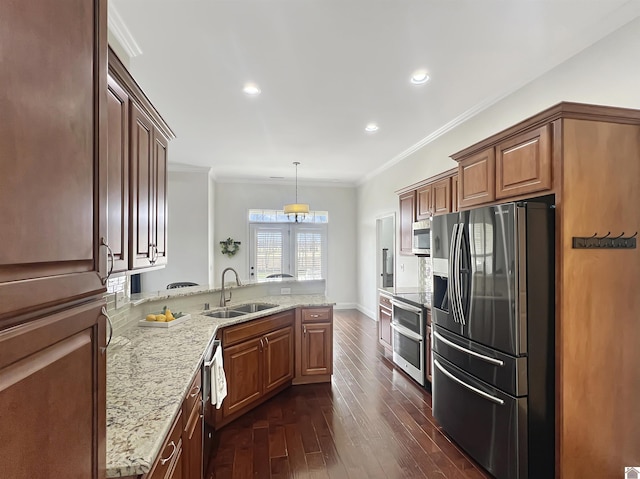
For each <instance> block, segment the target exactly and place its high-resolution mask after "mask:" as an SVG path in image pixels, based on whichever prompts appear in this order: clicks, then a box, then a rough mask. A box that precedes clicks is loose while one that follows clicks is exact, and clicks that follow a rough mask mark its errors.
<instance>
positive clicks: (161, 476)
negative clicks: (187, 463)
mask: <svg viewBox="0 0 640 479" xmlns="http://www.w3.org/2000/svg"><path fill="white" fill-rule="evenodd" d="M182 421H183V417H182V410H180V411H179V412H178V417H177V418H176V419H175V421H174V423H173V426H172V427H171V431H170V432H169V435H168V436H167V438H166V439H165V441H164V444H163V445H162V448H161V449H160V454H159V455H158V458H157V459H156V462H155V463H154V464H153V466H151V470H150V471H149V473H148V474H146V475H145V476H144V479H183V478H184V470H183V469H184V464H183V450H182Z"/></svg>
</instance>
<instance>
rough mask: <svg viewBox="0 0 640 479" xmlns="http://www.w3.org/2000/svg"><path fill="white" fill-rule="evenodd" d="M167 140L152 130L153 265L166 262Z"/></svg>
mask: <svg viewBox="0 0 640 479" xmlns="http://www.w3.org/2000/svg"><path fill="white" fill-rule="evenodd" d="M168 143H169V142H168V140H167V139H166V138H165V137H164V136H162V134H161V133H160V132H159V131H158V130H157V129H156V130H154V132H153V160H154V179H153V182H154V183H155V184H154V192H155V198H154V202H155V205H154V211H155V217H154V218H152V220H153V223H154V224H153V227H152V231H153V242H152V243H153V245H154V249H153V252H152V253H153V257H152V261H153V264H154V266H155V265H159V264H167V145H168Z"/></svg>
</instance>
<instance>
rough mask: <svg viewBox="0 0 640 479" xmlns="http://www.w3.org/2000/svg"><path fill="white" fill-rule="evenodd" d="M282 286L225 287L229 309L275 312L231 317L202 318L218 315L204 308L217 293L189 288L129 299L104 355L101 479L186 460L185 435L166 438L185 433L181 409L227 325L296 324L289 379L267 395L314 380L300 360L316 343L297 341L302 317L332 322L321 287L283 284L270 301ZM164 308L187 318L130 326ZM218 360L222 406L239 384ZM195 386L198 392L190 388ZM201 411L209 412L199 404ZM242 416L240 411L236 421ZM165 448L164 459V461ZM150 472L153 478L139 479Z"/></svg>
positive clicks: (213, 301)
mask: <svg viewBox="0 0 640 479" xmlns="http://www.w3.org/2000/svg"><path fill="white" fill-rule="evenodd" d="M282 284H284V282H280V281H278V282H269V283H261V284H249V285H247V286H243V287H235V286H234V287H233V288H231V291H232V294H233V296H234V300H233V301H232V302H231V303H230V304H229V306H228V307H227V308H229V309H230V308H233V307H238V305H241V304H245V303H248V302H249V301H251V302H260V303H267V304H271V305H274V307H271V308H269V309H266V310H264V311H259V312H255V313H247V314H244V315H241V316H237V317H233V318H213V317H210V316H207V315H206V314H209V313H211V312H212V311H213V312H215V311H220V310H221V308H213V309H209V308H207V309H206V310H204V306H205V303H207V304H214V305H215V304H217V299H218V298H219V295H220V289H219V288H208V287H193V288H184V289H180V290H173V291H162V292H158V293H155V294H145V295H139V296H136V295H134V296H133V297H132V299H131V305H132V307H131V309H130V310H129V312H128V315H127V316H128V319H127V324H125V325H124V326H119V327H118V328H117V329H116V334H115V335H114V337H113V339H112V341H111V344H110V346H109V349H108V356H107V474H106V476H107V477H138V476H144V477H153V478H155V477H156V475H155V474H154V471H155V469H157V468H158V467H156V465H157V464H159V463H161V462H162V460H165V463H167V464H166V467H167V468H170V467H173V468H174V469H177V468H178V467H179V466H180V465H179V464H177V463H178V462H179V461H180V460H184V461H187V460H188V459H187V454H184V455H182V456H181V455H180V452H181V451H180V449H181V447H182V445H183V444H184V443H185V438H184V436H183V438H182V443H181V442H180V441H174V442H173V443H171V442H169V440H168V439H169V438H168V436H169V435H171V436H172V437H173V434H169V433H171V432H172V431H173V430H174V429H178V428H177V427H176V424H178V423H179V424H183V423H184V424H185V427H186V423H187V420H188V417H185V416H186V415H187V412H186V411H184V410H183V409H184V407H182V405H183V400H185V397H187V400H188V397H190V396H194V397H195V396H196V395H198V394H199V393H200V392H202V393H204V391H201V390H200V386H199V384H200V383H199V377H200V368H201V365H202V360H203V355H204V352H205V350H206V349H207V345H208V344H209V343H210V341H211V340H212V339H213V338H214V337H216V336H218V337H219V338H220V337H222V336H223V335H222V334H220V333H221V332H223V331H231V328H230V327H231V326H235V325H242V326H245V325H250V324H253V323H251V322H254V321H255V323H258V322H261V323H262V324H265V323H264V322H265V321H266V320H268V318H270V317H274V318H281V317H283V316H285V315H286V316H287V317H291V318H294V317H295V320H293V321H292V324H290V325H289V326H288V328H290V329H289V330H290V331H291V332H292V333H293V334H292V336H291V341H292V342H291V348H292V350H293V351H294V353H293V356H294V357H293V358H291V359H290V361H291V362H290V364H291V377H285V378H283V381H282V384H281V386H280V387H279V389H277V390H274V391H273V392H274V394H275V393H277V392H279V391H280V390H281V389H282V388H284V387H288V386H289V385H291V384H292V383H295V384H299V383H304V382H306V381H307V380H308V381H310V382H315V379H314V378H313V376H310V377H309V378H306V379H305V378H304V372H303V371H302V370H301V367H300V366H301V363H302V361H301V360H302V359H303V358H302V355H303V354H308V355H311V356H314V355H316V354H317V352H318V349H317V348H318V343H317V342H316V343H309V342H305V341H304V340H303V336H307V334H306V332H307V329H306V328H307V326H305V325H303V322H304V317H305V311H307V312H308V311H312V312H314V311H323V312H327V317H328V318H329V320H330V318H331V311H332V307H333V304H332V303H331V302H330V301H329V300H328V299H327V298H326V297H325V295H324V281H323V280H320V281H286V286H287V288H290V289H291V292H292V294H284V295H282V294H275V293H276V292H277V293H279V292H280V286H281V285H282ZM165 305H167V306H168V307H170V308H171V309H172V310H174V311H180V310H182V311H184V312H188V313H190V314H191V318H190V319H188V320H187V321H185V322H184V323H182V324H177V325H175V326H172V327H170V328H142V327H138V326H137V325H136V323H137V322H138V321H139V320H140V319H143V318H144V317H145V316H146V314H148V312H151V311H158V310H161V309H162V307H163V306H165ZM306 316H309V314H307V315H306ZM256 320H258V321H256ZM303 329H304V330H303ZM294 338H295V340H294ZM331 338H332V336H331V334H328V335H326V336H324V339H326V340H328V341H329V344H324V345H323V346H322V347H324V348H325V349H326V351H325V352H328V353H329V354H331V343H330V342H331ZM294 343H295V347H294ZM223 346H224V339H223ZM309 346H310V347H311V348H315V349H314V351H309V350H308V347H309ZM234 347H236V346H234ZM223 354H225V358H224V362H225V364H226V365H227V368H225V369H227V381H228V383H229V396H228V397H227V399H226V401H229V400H231V399H232V397H233V392H232V391H233V388H234V381H235V382H237V381H239V380H241V377H235V376H233V375H230V374H229V372H228V367H232V365H233V358H229V357H228V356H227V355H226V350H225V353H223ZM325 357H326V355H325ZM329 357H330V356H329ZM294 363H295V365H296V367H295V368H294V367H293V364H294ZM294 371H295V372H294ZM330 371H331V368H330V367H329V373H330ZM327 378H328V380H330V374H329V375H328V376H326V375H325V376H322V379H324V380H327ZM193 384H197V385H198V386H197V387H195V388H194V387H193ZM205 397H206V395H205ZM265 398H266V395H265ZM187 400H185V401H184V402H185V404H186V403H187ZM259 402H260V401H258V402H256V403H255V404H258V403H259ZM196 406H197V404H196ZM204 407H205V408H206V407H213V406H211V405H210V404H204ZM250 407H252V406H251V405H250V406H249V407H248V408H247V409H249V408H250ZM244 411H245V409H242V410H241V411H239V414H242V413H243V412H244ZM203 413H204V411H203ZM218 413H220V412H219V411H218ZM205 415H206V414H205ZM232 419H233V417H232V418H230V420H232ZM165 438H167V441H166V442H165ZM163 444H169V445H171V444H173V449H174V450H172V448H171V447H169V448H168V449H166V448H165V447H163ZM165 449H166V452H167V453H168V454H165ZM176 451H177V452H176ZM165 455H166V456H167V457H168V456H169V455H171V459H168V460H167V459H166V458H165V457H164V456H165ZM205 460H206V455H205ZM163 465H164V464H163ZM200 467H202V465H201V464H200ZM150 471H151V474H150V475H147V476H145V474H148V473H149V472H150ZM162 477H165V476H162ZM170 477H171V476H170Z"/></svg>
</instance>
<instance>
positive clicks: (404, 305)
mask: <svg viewBox="0 0 640 479" xmlns="http://www.w3.org/2000/svg"><path fill="white" fill-rule="evenodd" d="M391 304H393V305H394V306H395V307H396V308H400V309H404V310H405V311H411V312H412V313H419V314H422V309H420V308H418V307H416V306H412V305H410V304H407V303H403V302H400V301H396V300H395V299H392V300H391Z"/></svg>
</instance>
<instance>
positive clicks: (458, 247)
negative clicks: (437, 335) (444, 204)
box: [453, 223, 467, 325]
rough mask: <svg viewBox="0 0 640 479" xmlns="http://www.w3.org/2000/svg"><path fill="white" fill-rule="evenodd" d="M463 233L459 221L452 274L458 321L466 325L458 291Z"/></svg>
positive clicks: (462, 225) (462, 224)
mask: <svg viewBox="0 0 640 479" xmlns="http://www.w3.org/2000/svg"><path fill="white" fill-rule="evenodd" d="M463 233H464V223H460V224H459V225H458V237H457V238H456V253H455V260H454V265H453V268H454V270H453V275H454V276H455V293H456V302H457V305H458V313H459V315H460V316H459V322H460V323H462V325H466V324H467V323H466V322H465V320H464V309H463V307H462V293H461V291H460V284H459V283H460V255H461V254H462V236H463Z"/></svg>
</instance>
